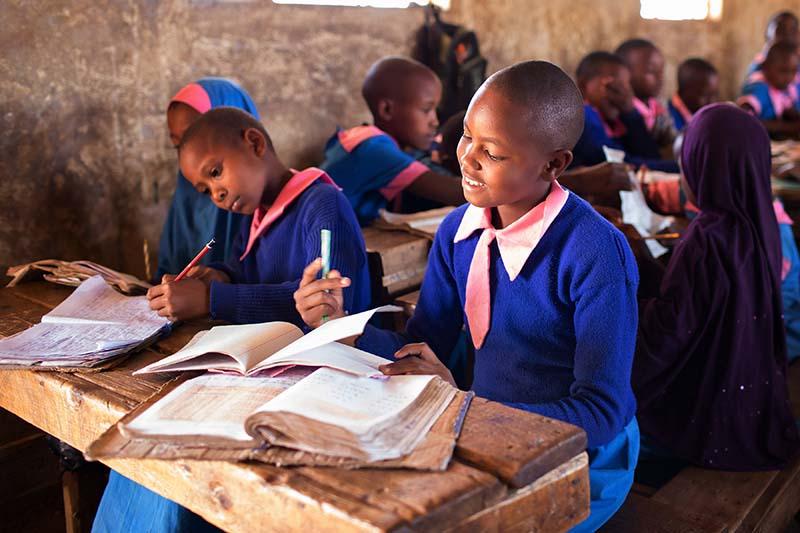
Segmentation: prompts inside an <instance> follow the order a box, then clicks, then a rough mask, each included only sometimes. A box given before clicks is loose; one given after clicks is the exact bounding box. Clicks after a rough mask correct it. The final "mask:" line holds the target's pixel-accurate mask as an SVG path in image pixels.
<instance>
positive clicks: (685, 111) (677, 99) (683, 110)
mask: <svg viewBox="0 0 800 533" xmlns="http://www.w3.org/2000/svg"><path fill="white" fill-rule="evenodd" d="M672 107H674V108H675V109H677V110H678V113H680V114H681V116H682V117H683V121H684V122H686V123H687V124H688V123H689V121H690V120H692V112H691V111H689V108H688V107H686V103H684V101H683V98H681V96H680V95H679V94H678V93H675V94H673V95H672Z"/></svg>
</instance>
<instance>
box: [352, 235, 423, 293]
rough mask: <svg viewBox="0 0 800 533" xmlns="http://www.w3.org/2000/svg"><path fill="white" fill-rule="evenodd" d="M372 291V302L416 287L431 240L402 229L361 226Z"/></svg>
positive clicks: (421, 274) (417, 286)
mask: <svg viewBox="0 0 800 533" xmlns="http://www.w3.org/2000/svg"><path fill="white" fill-rule="evenodd" d="M363 233H364V243H365V244H366V246H367V257H368V259H369V267H370V268H369V270H370V277H371V278H372V279H371V281H372V291H373V295H374V296H375V298H374V299H375V301H376V302H381V303H384V302H385V303H388V302H389V301H390V300H391V298H392V297H394V296H397V295H398V294H402V293H404V292H409V291H412V290H414V289H418V288H419V286H420V285H421V284H422V278H423V276H424V275H425V268H426V267H427V266H428V251H429V250H430V247H431V241H429V240H428V239H426V238H424V237H419V236H417V235H412V234H410V233H406V232H405V231H391V230H384V229H378V228H372V227H370V228H364V229H363Z"/></svg>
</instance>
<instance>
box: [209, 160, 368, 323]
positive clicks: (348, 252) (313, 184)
mask: <svg viewBox="0 0 800 533" xmlns="http://www.w3.org/2000/svg"><path fill="white" fill-rule="evenodd" d="M321 229H329V230H331V235H332V239H331V267H332V268H335V269H336V270H338V271H339V272H341V273H342V276H345V277H349V278H350V279H351V280H352V284H351V285H350V286H349V287H346V288H345V289H344V307H345V310H347V311H349V312H351V313H353V312H359V311H364V310H366V309H367V308H368V307H369V303H370V283H369V268H368V265H367V256H366V251H365V246H364V238H363V236H362V234H361V229H360V228H359V226H358V222H357V221H356V219H355V216H354V214H353V210H352V208H351V207H350V205H349V204H348V202H347V200H346V199H345V197H344V195H342V193H341V192H340V191H339V190H337V187H336V186H335V185H334V184H333V182H332V181H331V180H330V178H329V177H328V175H327V174H325V172H323V171H322V170H320V169H318V168H309V169H306V170H304V171H302V172H297V173H295V175H294V176H293V177H292V178H291V179H290V180H289V182H288V183H287V184H286V185H285V186H284V188H283V189H282V190H281V192H280V194H279V195H278V197H277V199H276V200H275V202H274V203H273V205H272V206H271V207H270V208H269V209H263V208H260V209H259V210H257V211H256V212H255V214H254V215H253V221H252V224H251V226H250V227H249V228H242V231H241V234H240V238H239V239H238V240H237V241H236V243H235V245H234V250H233V255H234V258H233V259H232V260H229V261H228V262H227V263H224V264H212V266H213V267H215V268H219V269H220V270H223V271H224V272H226V273H227V274H228V275H229V276H230V278H231V283H218V282H212V283H211V291H210V302H209V303H210V311H211V317H212V318H214V319H220V320H227V321H229V322H235V323H252V322H269V321H273V320H282V321H287V322H292V323H293V324H296V325H297V326H299V327H301V328H306V326H305V324H304V323H303V321H302V319H301V318H300V315H299V313H298V312H297V309H296V308H295V303H294V297H293V294H294V292H295V291H296V290H297V289H298V287H299V282H300V278H301V277H302V275H303V269H304V268H305V267H306V266H307V265H308V264H309V263H311V262H312V261H313V260H314V259H316V258H317V257H319V255H320V230H321Z"/></svg>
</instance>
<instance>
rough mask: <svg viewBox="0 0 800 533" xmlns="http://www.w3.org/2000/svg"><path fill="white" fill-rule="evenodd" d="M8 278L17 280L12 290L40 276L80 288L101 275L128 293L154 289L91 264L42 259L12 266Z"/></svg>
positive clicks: (123, 274)
mask: <svg viewBox="0 0 800 533" xmlns="http://www.w3.org/2000/svg"><path fill="white" fill-rule="evenodd" d="M6 275H7V276H11V277H13V278H14V279H12V280H11V281H10V282H9V283H8V286H9V287H13V286H14V285H16V284H17V283H19V282H20V281H22V280H26V279H31V278H35V277H36V276H37V275H39V276H41V277H44V279H45V280H47V281H52V282H53V283H58V284H60V285H69V286H71V287H77V286H78V285H80V284H81V283H83V282H84V281H86V280H87V279H89V278H91V277H94V276H98V275H99V276H102V277H103V279H104V280H106V283H108V284H109V285H111V286H112V287H115V288H117V289H118V290H120V291H122V292H124V293H125V294H144V293H145V292H147V289H149V288H150V287H151V285H150V284H149V283H147V282H146V281H142V280H140V279H138V278H137V277H135V276H131V275H130V274H125V273H123V272H117V271H116V270H113V269H111V268H108V267H106V266H103V265H98V264H97V263H93V262H92V261H61V260H58V259H43V260H41V261H35V262H33V263H26V264H24V265H17V266H12V267H9V269H8V270H7V271H6Z"/></svg>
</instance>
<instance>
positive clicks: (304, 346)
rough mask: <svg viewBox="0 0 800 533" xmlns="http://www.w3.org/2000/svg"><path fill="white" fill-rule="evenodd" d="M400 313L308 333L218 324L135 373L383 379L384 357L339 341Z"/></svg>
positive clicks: (360, 317) (270, 325) (364, 316)
mask: <svg viewBox="0 0 800 533" xmlns="http://www.w3.org/2000/svg"><path fill="white" fill-rule="evenodd" d="M389 311H401V308H400V307H397V306H392V305H385V306H383V307H378V308H376V309H371V310H369V311H364V312H363V313H358V314H355V315H350V316H346V317H342V318H339V319H337V320H331V321H330V322H327V323H325V324H323V325H322V326H320V327H318V328H317V329H315V330H313V331H311V332H310V333H308V334H307V335H303V332H302V331H301V330H300V328H298V327H297V326H295V325H293V324H289V323H288V322H267V323H264V324H245V325H235V326H216V327H213V328H211V329H210V330H205V331H201V332H199V333H198V334H197V335H195V336H194V337H193V338H192V340H190V341H189V343H188V344H186V346H184V347H183V348H181V349H180V350H179V351H177V352H175V353H174V354H172V355H171V356H169V357H166V358H164V359H161V360H160V361H157V362H155V363H153V364H150V365H148V366H146V367H144V368H142V369H140V370H137V371H136V372H135V373H136V374H144V373H151V372H174V371H182V370H218V371H225V372H234V373H238V374H242V375H248V376H250V375H253V374H257V373H259V372H262V371H266V370H270V369H276V368H279V367H287V366H295V365H299V366H314V367H317V366H327V367H331V368H337V369H339V370H344V371H346V372H350V373H352V374H357V375H364V376H370V375H380V374H381V372H380V371H379V370H378V366H380V365H381V364H384V363H386V362H387V361H386V359H384V358H382V357H378V356H376V355H372V354H369V353H367V352H364V351H362V350H359V349H357V348H353V347H351V346H347V345H344V344H341V343H338V342H336V341H338V340H341V339H344V338H347V337H352V336H354V335H359V334H361V333H363V331H364V327H365V326H366V324H367V322H369V319H370V318H372V316H373V315H374V314H375V313H379V312H389Z"/></svg>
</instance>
